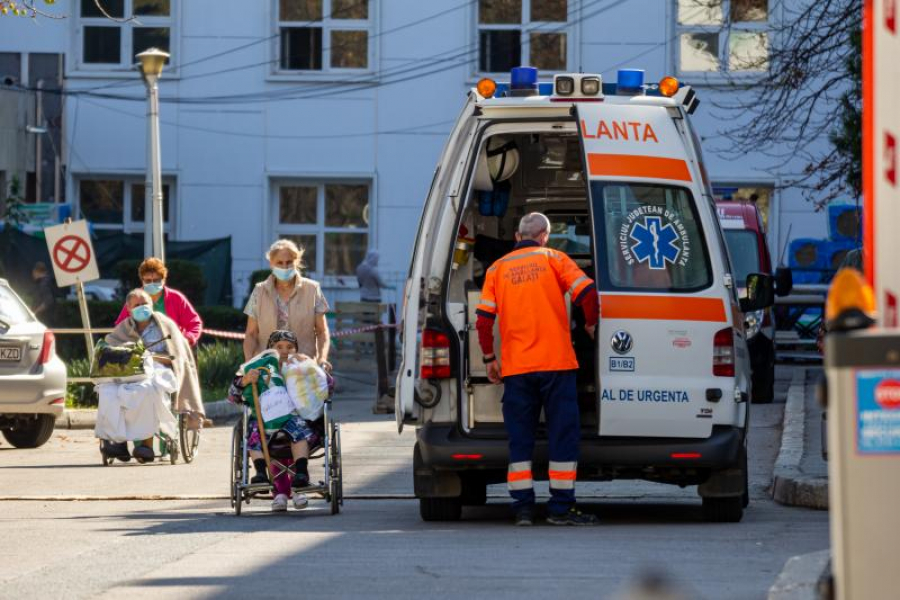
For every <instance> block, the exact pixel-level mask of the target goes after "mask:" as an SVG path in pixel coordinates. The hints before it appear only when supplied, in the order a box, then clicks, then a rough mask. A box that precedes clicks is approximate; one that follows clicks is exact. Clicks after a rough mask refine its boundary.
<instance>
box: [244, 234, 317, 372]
mask: <svg viewBox="0 0 900 600" xmlns="http://www.w3.org/2000/svg"><path fill="white" fill-rule="evenodd" d="M266 258H267V259H268V260H269V265H270V266H271V268H272V274H271V275H269V277H268V278H267V279H266V280H265V281H262V282H260V283H258V284H256V287H255V288H253V293H252V294H250V299H249V300H248V301H247V307H246V308H245V309H244V314H246V315H247V332H246V337H245V338H244V359H245V360H250V359H251V358H252V357H254V356H256V355H257V354H259V353H260V352H262V351H263V350H265V349H266V342H267V341H268V339H269V336H270V335H272V332H273V331H276V330H280V329H286V330H288V331H290V332H292V333H293V334H294V335H295V336H297V351H298V352H300V353H301V354H305V355H307V356H311V357H314V358H315V360H316V362H317V363H318V364H319V365H320V366H321V367H322V368H324V369H325V370H326V371H331V364H330V363H329V362H328V351H329V349H330V347H331V341H330V338H329V336H330V334H329V332H328V322H327V321H326V320H325V313H326V312H328V302H327V301H326V300H325V296H324V295H322V288H320V287H319V284H318V283H317V282H315V281H313V280H312V279H307V278H306V277H303V276H301V275H300V267H301V266H302V261H303V250H301V249H300V248H298V247H297V244H295V243H294V242H292V241H291V240H278V241H277V242H275V243H274V244H272V246H271V247H270V248H269V251H268V252H266Z"/></svg>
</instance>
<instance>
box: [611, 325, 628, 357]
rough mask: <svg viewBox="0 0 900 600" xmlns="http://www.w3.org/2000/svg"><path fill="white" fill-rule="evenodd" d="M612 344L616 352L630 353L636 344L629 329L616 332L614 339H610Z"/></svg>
mask: <svg viewBox="0 0 900 600" xmlns="http://www.w3.org/2000/svg"><path fill="white" fill-rule="evenodd" d="M609 344H610V346H612V349H613V350H615V352H616V354H628V353H629V352H631V348H632V347H633V346H634V340H633V339H632V338H631V334H630V333H628V332H627V331H623V330H621V329H620V330H619V331H617V332H615V333H614V334H613V336H612V339H611V340H609Z"/></svg>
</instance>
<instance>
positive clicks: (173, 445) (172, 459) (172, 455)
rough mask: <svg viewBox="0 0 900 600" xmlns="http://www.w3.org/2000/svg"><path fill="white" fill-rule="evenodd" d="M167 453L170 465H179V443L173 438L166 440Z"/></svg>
mask: <svg viewBox="0 0 900 600" xmlns="http://www.w3.org/2000/svg"><path fill="white" fill-rule="evenodd" d="M164 443H165V445H166V452H168V453H169V464H172V465H175V464H178V442H177V441H175V440H174V439H172V438H166V439H165V442H164Z"/></svg>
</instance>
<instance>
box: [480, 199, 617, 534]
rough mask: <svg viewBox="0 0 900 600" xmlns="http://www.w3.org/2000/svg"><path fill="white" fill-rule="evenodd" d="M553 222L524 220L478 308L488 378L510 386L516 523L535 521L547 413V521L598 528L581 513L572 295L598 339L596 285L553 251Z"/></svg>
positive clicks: (510, 476) (539, 217)
mask: <svg viewBox="0 0 900 600" xmlns="http://www.w3.org/2000/svg"><path fill="white" fill-rule="evenodd" d="M549 240H550V220H549V219H548V218H547V217H546V216H544V215H543V214H541V213H530V214H527V215H525V216H524V217H522V220H521V221H520V222H519V231H518V233H516V242H518V243H517V244H516V246H515V248H514V249H513V251H512V252H510V253H509V254H507V255H506V256H504V257H503V258H501V259H499V260H497V261H496V262H495V263H494V264H493V265H492V266H491V267H490V268H489V269H488V270H487V275H486V277H485V282H484V287H483V289H482V291H481V302H480V303H479V305H478V308H477V314H478V319H477V322H476V328H477V329H478V341H479V344H480V346H481V349H482V351H483V352H484V361H485V363H486V365H487V372H488V377H489V379H490V380H491V381H492V382H494V383H500V381H501V377H502V381H503V383H504V385H505V389H504V392H503V421H504V423H505V425H506V431H507V434H508V435H509V461H510V462H509V469H508V472H507V483H508V485H509V491H510V495H511V496H512V498H513V510H514V511H515V522H516V524H517V525H531V524H532V523H533V522H534V504H535V497H534V488H533V483H532V474H531V460H532V454H533V453H534V445H535V430H536V429H537V425H538V420H539V418H540V414H541V408H543V410H544V414H545V415H546V419H547V431H548V438H549V439H548V442H549V451H550V468H549V476H550V477H549V478H550V495H551V498H550V502H549V503H548V506H547V508H548V513H549V514H548V516H547V522H548V523H550V524H553V525H595V524H596V523H597V517H596V516H594V515H590V514H585V513H582V512H581V511H579V510H578V509H576V508H575V475H576V471H577V462H578V442H579V439H580V437H581V435H580V434H581V430H580V425H579V418H578V417H579V415H578V396H577V390H576V387H575V372H576V369H578V361H577V360H576V358H575V351H574V350H573V348H572V339H571V333H570V329H569V319H568V316H567V312H566V300H565V296H566V294H569V295H570V297H571V299H572V304H574V305H577V306H580V307H581V308H582V310H583V311H584V314H585V329H586V330H587V332H588V333H589V334H590V335H591V337H593V336H594V332H595V330H596V327H597V320H598V313H599V310H598V308H599V307H598V297H597V292H596V288H595V287H594V282H593V281H591V280H590V279H589V278H588V277H587V276H586V275H585V274H584V272H583V271H582V270H581V269H580V268H578V266H577V265H576V264H575V262H574V261H573V260H572V259H571V258H569V257H568V256H566V254H564V253H563V252H559V251H557V250H554V249H552V248H548V247H547V243H548V241H549ZM497 318H499V330H500V339H501V340H502V347H501V353H500V354H501V355H500V361H499V364H498V361H497V357H496V356H495V355H494V340H493V337H494V336H493V325H494V320H495V319H497Z"/></svg>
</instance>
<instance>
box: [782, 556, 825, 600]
mask: <svg viewBox="0 0 900 600" xmlns="http://www.w3.org/2000/svg"><path fill="white" fill-rule="evenodd" d="M830 567H831V550H820V551H819V552H812V553H810V554H801V555H800V556H792V557H791V558H789V559H788V561H787V562H786V563H785V564H784V568H783V569H782V570H781V573H779V574H778V579H776V580H775V583H774V584H772V587H771V588H769V594H768V596H767V598H768V600H819V599H820V598H823V597H825V596H823V595H822V593H823V592H824V591H825V590H826V589H827V588H828V579H829V574H830V572H831V568H830Z"/></svg>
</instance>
